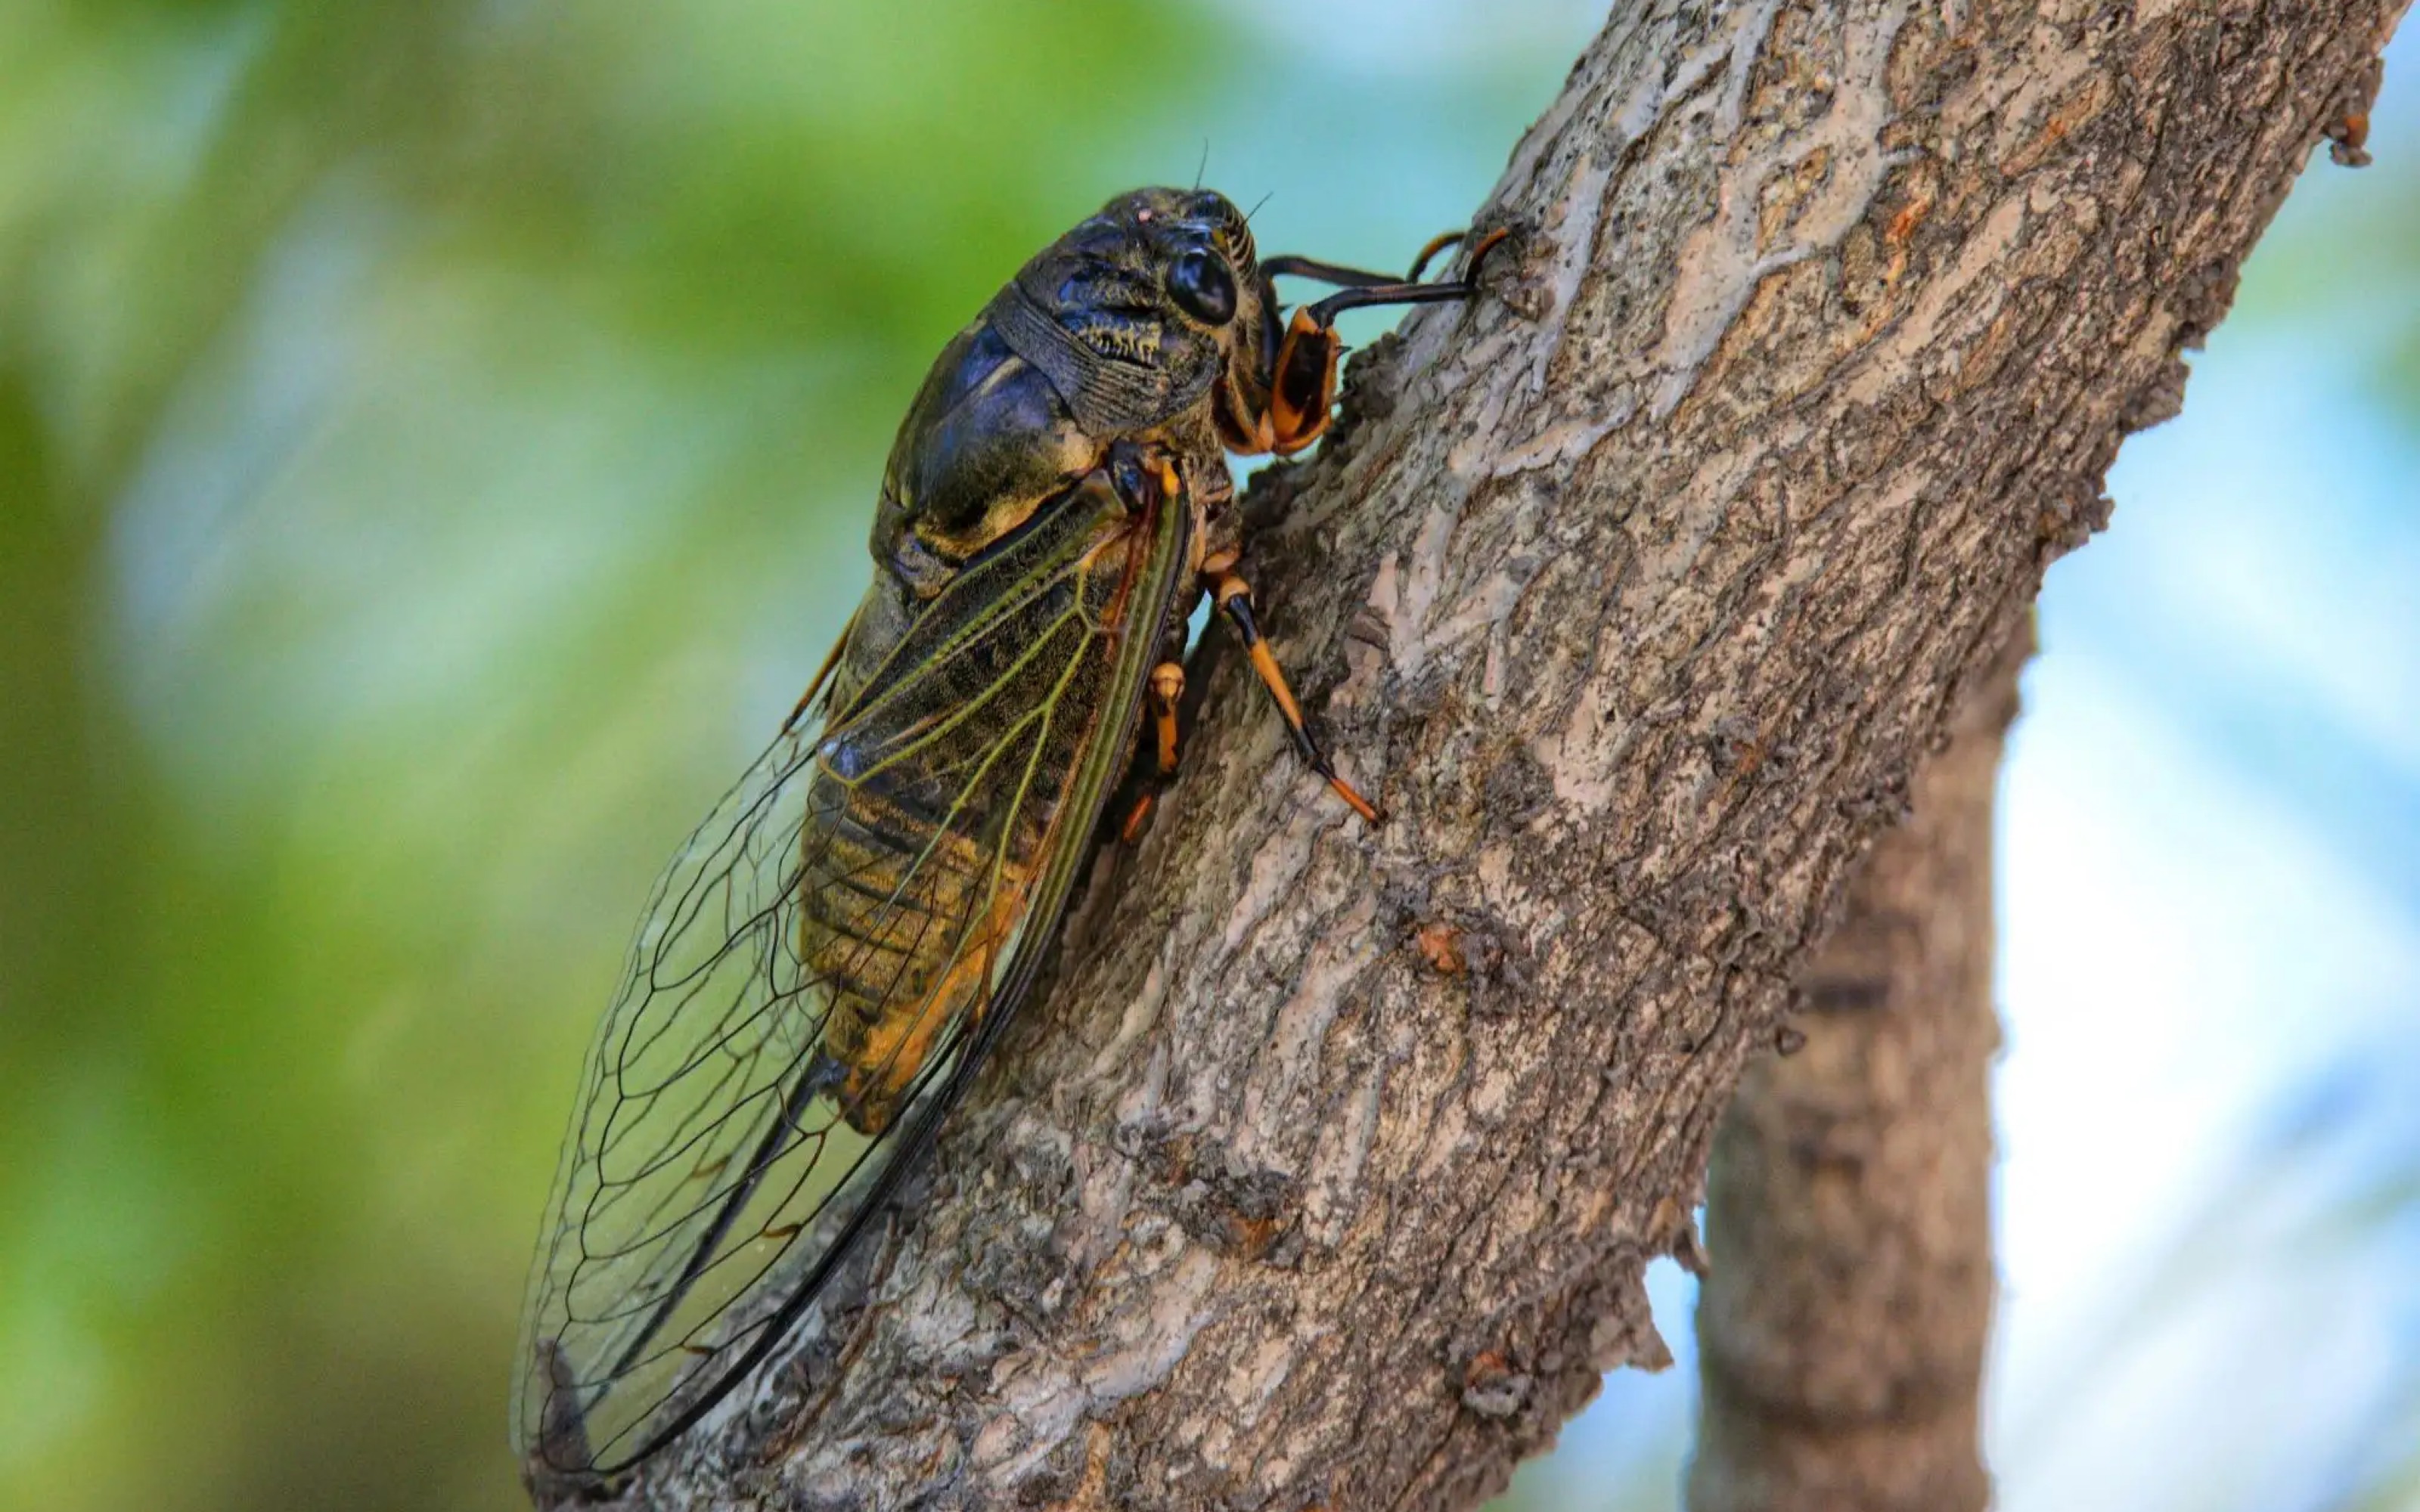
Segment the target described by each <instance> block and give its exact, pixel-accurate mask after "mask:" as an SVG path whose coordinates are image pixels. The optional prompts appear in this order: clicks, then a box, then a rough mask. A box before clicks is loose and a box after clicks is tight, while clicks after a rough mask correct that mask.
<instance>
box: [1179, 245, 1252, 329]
mask: <svg viewBox="0 0 2420 1512" xmlns="http://www.w3.org/2000/svg"><path fill="white" fill-rule="evenodd" d="M1168 292H1169V293H1170V294H1171V296H1173V297H1174V298H1175V300H1176V302H1177V303H1178V304H1180V305H1182V306H1184V307H1185V313H1186V314H1187V315H1189V316H1193V318H1195V319H1196V320H1199V321H1201V322H1202V324H1204V325H1211V326H1223V325H1225V324H1226V323H1227V322H1228V321H1230V320H1233V318H1235V275H1234V274H1233V273H1231V272H1229V271H1228V270H1227V259H1226V258H1224V257H1221V256H1219V255H1218V254H1217V253H1215V252H1211V251H1208V250H1207V249H1205V248H1201V247H1196V248H1195V249H1193V250H1192V251H1191V252H1188V253H1187V254H1186V255H1183V256H1181V257H1179V258H1177V259H1176V264H1175V266H1174V267H1172V268H1171V269H1169V270H1168Z"/></svg>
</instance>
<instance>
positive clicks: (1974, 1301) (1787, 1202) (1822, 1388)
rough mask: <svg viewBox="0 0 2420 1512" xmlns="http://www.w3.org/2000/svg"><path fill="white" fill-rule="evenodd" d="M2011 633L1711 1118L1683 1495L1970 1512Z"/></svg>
mask: <svg viewBox="0 0 2420 1512" xmlns="http://www.w3.org/2000/svg"><path fill="white" fill-rule="evenodd" d="M2031 644H2032V640H2031V637H2030V635H2028V634H2020V636H2019V637H2018V638H2017V639H2016V640H2013V641H2011V642H2010V643H2009V648H2008V650H2007V651H2006V652H2005V653H2003V655H2002V656H2000V657H1999V659H1998V660H1997V661H1996V662H1995V663H1994V665H1993V669H1992V672H1991V675H1990V676H1989V677H1987V678H1986V679H1984V680H1983V681H1982V682H1980V683H1979V684H1978V685H1977V687H1976V688H1975V691H1974V692H1973V693H1972V694H1971V695H1970V696H1969V697H1968V699H1967V702H1966V703H1965V704H1964V706H1963V707H1962V708H1961V709H1960V710H1959V711H1958V713H1957V714H1956V715H1955V716H1954V717H1953V718H1952V722H1951V727H1950V739H1949V744H1948V746H1947V748H1944V749H1943V750H1942V751H1941V752H1940V753H1939V754H1937V755H1935V756H1933V757H1932V758H1931V760H1929V761H1927V762H1926V763H1925V764H1923V766H1922V767H1921V768H1920V769H1919V770H1918V772H1917V774H1916V782H1915V785H1914V788H1913V790H1912V791H1911V793H1910V795H1909V802H1910V812H1909V815H1908V818H1907V820H1906V822H1905V823H1903V824H1901V825H1900V826H1899V827H1898V828H1896V829H1893V830H1892V831H1891V832H1890V833H1888V834H1886V835H1885V836H1884V837H1883V838H1882V839H1881V840H1880V841H1877V842H1876V843H1875V845H1874V848H1873V849H1872V851H1870V852H1869V854H1868V855H1867V857H1866V862H1865V865H1864V867H1863V868H1862V869H1861V870H1860V871H1859V872H1858V873H1857V876H1856V880H1855V881H1854V883H1852V884H1851V886H1850V889H1849V902H1848V907H1847V911H1846V912H1845V913H1844V914H1843V915H1842V917H1841V918H1840V921H1839V923H1838V925H1836V926H1835V927H1834V929H1833V931H1832V933H1831V934H1830V935H1829V936H1827V937H1826V938H1825V939H1824V941H1823V944H1822V945H1821V946H1819V947H1818V948H1817V949H1816V950H1815V952H1814V956H1813V958H1812V959H1811V960H1810V961H1809V962H1808V963H1807V965H1806V966H1805V967H1804V968H1803V969H1802V970H1801V971H1800V973H1799V978H1798V981H1799V988H1800V992H1801V999H1800V1001H1801V1010H1800V1011H1799V1013H1798V1014H1797V1015H1795V1016H1794V1017H1793V1018H1792V1021H1791V1026H1789V1027H1788V1028H1785V1029H1784V1030H1783V1031H1782V1032H1783V1033H1784V1034H1785V1035H1787V1036H1789V1037H1790V1040H1791V1043H1792V1054H1790V1055H1789V1056H1787V1057H1778V1058H1776V1057H1764V1058H1761V1059H1758V1060H1754V1061H1752V1062H1750V1064H1749V1066H1748V1069H1747V1072H1746V1074H1745V1076H1744V1077H1742V1078H1741V1081H1740V1088H1739V1093H1738V1095H1737V1096H1736V1097H1735V1098H1734V1099H1733V1101H1732V1103H1731V1105H1730V1111H1729V1112H1728V1113H1726V1114H1725V1115H1724V1116H1723V1121H1722V1123H1721V1125H1720V1126H1719V1127H1718V1128H1717V1129H1716V1130H1715V1132H1714V1160H1713V1165H1712V1167H1711V1169H1710V1171H1709V1173H1708V1176H1707V1180H1706V1253H1707V1257H1708V1274H1707V1278H1706V1284H1705V1288H1704V1291H1703V1292H1702V1293H1701V1295H1700V1297H1699V1304H1698V1345H1699V1352H1698V1358H1699V1381H1700V1385H1701V1392H1700V1399H1701V1407H1700V1410H1699V1431H1698V1445H1697V1452H1696V1454H1695V1456H1694V1458H1692V1461H1691V1464H1690V1468H1689V1496H1688V1504H1689V1507H1690V1512H1981V1509H1982V1508H1983V1507H1985V1506H1986V1505H1988V1504H1990V1502H1991V1479H1990V1476H1989V1474H1988V1473H1986V1471H1985V1469H1984V1465H1983V1457H1982V1450H1981V1424H1980V1416H1979V1412H1978V1408H1979V1406H1980V1402H1981V1396H1982V1374H1983V1350H1984V1345H1985V1343H1986V1342H1987V1340H1988V1338H1989V1335H1990V1333H1991V1322H1992V1292H1993V1269H1992V1202H1991V1183H1992V1105H1991V1060H1992V1053H1993V1050H1994V1049H1995V1048H1997V1046H1998V1044H1999V1019H1998V1016H1997V1014H1996V1013H1995V1012H1994V1011H1993V1004H1992V933H1993V930H1992V796H1993V787H1994V786H1995V784H1996V780H1997V777H1998V772H1999V762H2000V746H2001V737H2002V736H2003V735H2004V734H2005V733H2007V731H2008V727H2009V720H2010V719H2012V718H2014V717H2015V716H2016V712H2017V673H2018V671H2019V670H2020V669H2021V668H2023V666H2024V660H2025V656H2026V655H2027V653H2028V652H2029V651H2030V649H2031Z"/></svg>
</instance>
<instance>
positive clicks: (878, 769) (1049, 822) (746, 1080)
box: [513, 480, 1182, 1476]
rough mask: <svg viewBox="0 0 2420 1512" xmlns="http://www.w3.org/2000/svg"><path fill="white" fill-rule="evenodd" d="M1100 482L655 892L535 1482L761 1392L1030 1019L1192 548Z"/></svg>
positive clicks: (553, 1340) (894, 653) (587, 1188)
mask: <svg viewBox="0 0 2420 1512" xmlns="http://www.w3.org/2000/svg"><path fill="white" fill-rule="evenodd" d="M1090 484H1091V480H1088V486H1078V489H1077V490H1076V491H1075V492H1076V494H1077V495H1078V498H1077V499H1075V500H1072V501H1069V502H1068V503H1067V504H1066V506H1065V507H1063V508H1061V509H1058V510H1054V511H1050V512H1047V513H1048V516H1049V524H1048V525H1047V528H1036V529H1034V530H1032V531H1031V532H1028V533H1027V534H1026V535H1025V536H1024V537H1022V538H1020V539H1019V540H1017V541H1016V543H1014V548H1013V549H1003V550H1001V551H999V552H997V553H995V554H994V555H993V556H992V557H991V558H990V560H988V561H986V562H985V563H984V564H983V568H982V570H981V571H972V570H970V572H969V573H968V574H967V575H966V576H965V577H964V578H962V579H960V580H959V582H958V583H956V584H954V585H953V588H952V590H951V591H950V594H945V595H944V596H943V598H942V599H941V600H939V601H937V602H936V603H935V604H934V605H932V606H930V607H929V608H927V609H925V610H923V612H922V614H921V615H920V616H919V619H918V621H917V623H916V624H915V625H912V626H910V628H909V629H908V631H907V633H906V634H905V635H904V636H902V637H901V638H900V639H899V641H898V643H897V645H896V646H895V647H892V648H890V653H889V655H888V656H887V657H886V658H885V659H883V660H882V661H881V663H880V664H879V665H878V666H876V668H874V669H873V671H871V672H870V673H869V674H868V675H866V676H865V677H864V678H863V680H862V686H861V687H858V688H855V689H850V688H847V687H843V688H842V689H840V690H839V692H838V693H837V694H836V695H835V698H834V699H833V701H832V702H835V703H836V704H837V706H838V712H837V713H834V714H831V715H830V717H829V719H828V721H827V718H826V717H824V716H823V714H822V713H821V711H818V713H817V715H815V716H814V717H807V718H803V719H799V720H795V721H793V725H792V727H791V728H789V729H787V730H785V731H784V732H783V733H782V734H781V735H780V736H779V737H778V738H776V739H775V741H774V742H773V743H772V745H771V746H770V747H769V748H767V750H766V751H765V752H764V754H763V755H761V756H760V757H759V758H758V759H757V760H756V762H755V764H753V765H752V766H751V767H750V768H749V770H748V772H747V773H746V774H745V775H744V776H743V777H742V778H741V779H739V781H738V782H737V784H735V785H734V786H733V788H732V789H731V791H730V792H729V793H728V794H726V795H724V797H723V798H722V800H721V802H720V803H719V804H717V805H716V807H715V809H714V811H713V812H712V813H710V814H709V815H708V816H707V817H706V821H705V822H704V823H703V824H701V825H699V826H698V828H697V830H696V831H695V832H694V833H693V834H692V835H691V836H690V839H689V841H687V843H686V844H685V845H684V846H683V847H682V849H681V851H680V853H679V854H678V855H677V856H675V859H674V861H673V863H672V865H671V866H670V867H669V868H668V869H667V870H666V872H664V874H663V876H662V877H661V879H660V880H659V882H658V883H657V885H656V887H655V890H654V893H653V894H652V896H651V897H650V898H649V900H648V904H647V908H646V913H645V917H644V923H643V924H642V925H641V928H640V931H639V934H638V937H637V940H636V942H635V943H634V945H633V947H632V950H631V955H630V959H629V962H628V966H627V967H626V970H625V972H624V976H623V980H622V982H621V985H620V988H619V990H618V991H617V992H616V994H615V995H614V998H613V1004H612V1006H611V1008H610V1009H609V1010H608V1011H607V1013H606V1016H605V1020H604V1023H603V1024H602V1025H601V1026H600V1027H599V1030H598V1033H597V1040H596V1042H595V1045H594V1048H593V1050H592V1051H591V1054H590V1057H589V1060H588V1064H587V1068H586V1072H585V1074H584V1076H583V1079H582V1088H581V1093H580V1101H579V1106H578V1110H577V1112H576V1114H575V1116H574V1121H573V1125H572V1128H571V1131H570V1134H569V1136H568V1137H567V1139H566V1144H565V1149H564V1155H563V1163H562V1165H561V1167H560V1169H559V1170H558V1172H557V1175H556V1179H555V1185H554V1194H553V1199H552V1202H551V1206H550V1211H549V1217H548V1221H547V1227H546V1230H545V1232H544V1234H543V1235H542V1237H541V1247H540V1250H539V1254H538V1257H537V1261H536V1264H535V1268H534V1270H533V1273H532V1277H531V1284H530V1292H529V1300H528V1304H527V1307H526V1311H525V1314H524V1319H523V1340H522V1350H521V1355H520V1361H521V1364H520V1374H519V1376H518V1378H517V1383H516V1389H515V1393H514V1398H515V1399H514V1406H513V1415H514V1432H515V1439H516V1444H517V1447H518V1448H519V1449H520V1451H521V1454H522V1456H523V1458H524V1462H525V1463H527V1464H529V1465H531V1466H532V1468H533V1470H534V1471H536V1472H550V1473H555V1474H563V1475H574V1476H577V1475H586V1474H595V1473H612V1472H613V1471H615V1470H618V1469H620V1468H622V1467H624V1466H627V1465H628V1464H629V1463H630V1462H632V1461H634V1460H636V1459H637V1458H642V1457H644V1455H645V1454H647V1453H649V1452H651V1451H652V1450H653V1449H654V1448H655V1447H657V1446H658V1445H659V1444H660V1443H662V1442H663V1441H664V1440H665V1439H666V1438H668V1437H670V1436H671V1435H673V1434H675V1433H677V1432H678V1431H680V1430H681V1429H682V1428H683V1427H686V1426H687V1425H688V1424H689V1423H690V1422H693V1421H694V1420H695V1419H696V1417H697V1416H698V1415H699V1414H700V1413H701V1412H704V1411H705V1410H706V1408H707V1407H709V1406H710V1405H711V1404H712V1402H713V1401H714V1400H715V1399H716V1398H717V1397H718V1396H721V1394H722V1393H723V1392H724V1391H726V1390H727V1389H728V1388H729V1387H730V1385H731V1384H732V1383H733V1382H734V1381H737V1379H738V1377H739V1376H740V1375H741V1374H744V1372H745V1371H746V1370H747V1369H749V1368H750V1367H752V1365H753V1364H754V1363H755V1362H756V1361H757V1360H758V1359H760V1358H761V1357H762V1355H763V1353H764V1350H765V1349H766V1348H768V1347H769V1345H770V1343H771V1342H772V1339H773V1336H774V1335H778V1333H779V1332H780V1331H781V1330H782V1329H783V1328H785V1327H786V1326H787V1324H788V1322H789V1320H790V1319H794V1318H795V1317H796V1316H797V1314H798V1312H799V1310H800V1309H801V1308H802V1307H803V1305H804V1304H805V1302H806V1300H807V1295H808V1294H809V1293H811V1292H812V1291H813V1289H814V1288H815V1287H816V1286H819V1285H820V1284H821V1280H822V1278H823V1276H824V1275H825V1274H826V1273H829V1270H830V1265H831V1263H832V1262H833V1261H834V1260H835V1259H836V1258H837V1257H838V1255H839V1254H840V1253H841V1251H842V1250H843V1249H844V1248H845V1245H846V1244H847V1243H848V1242H850V1240H851V1239H852V1238H853V1237H854V1235H855V1233H856V1232H857V1231H858V1229H859V1228H860V1227H861V1225H862V1223H863V1221H864V1220H865V1218H866V1217H868V1216H869V1215H870V1213H871V1211H873V1209H874V1207H875V1206H876V1204H877V1203H878V1201H879V1199H880V1196H881V1195H882V1193H883V1191H884V1189H885V1188H886V1187H887V1185H888V1184H889V1183H888V1179H889V1175H890V1173H891V1172H892V1170H893V1169H894V1167H896V1166H897V1165H899V1163H900V1162H902V1161H903V1160H904V1159H905V1158H907V1156H910V1155H912V1153H913V1152H914V1149H915V1147H916V1146H917V1145H918V1144H919V1143H920V1142H921V1140H922V1139H923V1136H924V1135H925V1134H928V1133H929V1131H930V1128H931V1125H932V1122H933V1121H934V1119H936V1118H938V1115H939V1111H941V1110H942V1105H943V1104H945V1103H946V1101H947V1096H948V1095H949V1094H950V1093H951V1091H952V1089H954V1088H955V1087H956V1086H957V1085H959V1084H960V1082H961V1081H962V1079H963V1073H964V1072H966V1071H967V1070H969V1069H970V1067H971V1064H972V1062H973V1060H974V1058H975V1057H977V1056H979V1054H980V1053H981V1050H982V1048H983V1047H984V1046H985V1045H987V1043H988V1042H989V1039H990V1035H988V1034H985V1033H983V1032H982V1031H983V1030H984V1029H985V1028H986V1027H990V1028H994V1029H996V1027H997V1022H998V1021H999V1020H1000V1019H1001V1018H1003V1017H1004V1016H1005V1014H1006V1012H1007V1011H1008V1010H1009V1009H1010V1008H1012V1007H1013V1006H1014V997H1015V995H1016V992H1017V991H1019V990H1021V982H1022V980H1023V979H1024V977H1025V976H1026V975H1029V974H1030V964H1028V957H1029V956H1030V955H1031V954H1032V951H1030V950H1028V949H1027V945H1028V943H1029V937H1030V935H1032V933H1034V932H1033V931H1032V930H1031V929H1030V928H1029V926H1030V925H1032V924H1034V923H1036V922H1037V921H1038V922H1039V923H1041V924H1043V925H1046V926H1047V924H1048V923H1050V922H1051V921H1052V920H1053V919H1055V916H1056V912H1057V909H1058V905H1059V903H1060V902H1062V901H1063V897H1064V889H1065V884H1066V879H1067V878H1068V877H1069V876H1071V875H1072V873H1073V870H1074V867H1073V864H1072V861H1071V860H1069V859H1068V858H1067V857H1066V856H1065V855H1064V854H1063V853H1068V852H1072V851H1079V850H1080V849H1081V846H1080V841H1081V840H1082V839H1083V838H1084V837H1085V836H1087V835H1089V833H1090V831H1091V828H1092V826H1093V825H1094V821H1095V819H1096V818H1097V815H1098V811H1099V807H1100V800H1101V796H1102V795H1103V794H1104V793H1105V792H1106V790H1107V787H1108V785H1109V773H1110V772H1111V770H1112V768H1113V767H1114V766H1116V765H1119V764H1122V763H1123V756H1124V748H1125V744H1126V740H1127V733H1128V732H1129V731H1130V730H1131V728H1132V722H1133V709H1134V706H1135V703H1136V696H1135V690H1136V689H1137V688H1139V687H1140V682H1141V676H1140V666H1139V665H1138V662H1139V654H1138V652H1137V649H1136V643H1137V642H1149V641H1152V640H1156V629H1155V630H1154V632H1153V633H1152V634H1149V635H1130V634H1122V633H1120V631H1121V629H1122V628H1123V627H1125V626H1127V625H1132V624H1133V623H1134V621H1133V618H1132V616H1134V615H1135V614H1137V613H1140V614H1143V615H1145V616H1147V618H1146V619H1145V621H1144V623H1146V624H1149V625H1154V626H1156V625H1157V623H1158V618H1159V616H1160V615H1162V614H1163V613H1164V612H1165V609H1166V605H1167V602H1168V598H1169V595H1170V593H1171V590H1172V584H1173V580H1174V572H1173V568H1172V565H1171V563H1172V562H1173V561H1174V560H1175V559H1176V558H1179V557H1181V554H1182V542H1181V535H1182V531H1181V528H1171V526H1170V523H1169V520H1168V518H1167V517H1166V513H1167V512H1162V511H1154V512H1153V516H1154V517H1152V518H1146V519H1140V520H1136V519H1131V518H1128V517H1127V516H1126V515H1125V511H1124V510H1123V509H1122V508H1121V507H1120V506H1118V505H1117V504H1116V501H1115V500H1114V498H1113V497H1105V498H1102V499H1091V500H1088V499H1085V498H1083V497H1081V496H1083V495H1085V494H1087V493H1088V491H1090V492H1098V493H1100V494H1103V495H1105V496H1106V495H1107V492H1108V491H1107V488H1106V486H1099V487H1097V488H1092V487H1089V485H1090ZM844 665H845V664H844ZM846 680H847V675H846V673H845V671H844V674H843V681H844V683H845V682H846ZM1112 747H1114V748H1115V750H1114V751H1112V750H1111V749H1110V748H1112ZM1071 839H1072V840H1074V841H1078V843H1077V844H1074V845H1070V844H1069V843H1067V841H1069V840H1071ZM1012 981H1015V982H1016V983H1018V984H1020V985H1019V986H1018V987H1010V986H1008V985H1007V984H1009V983H1011V982H1012Z"/></svg>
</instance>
